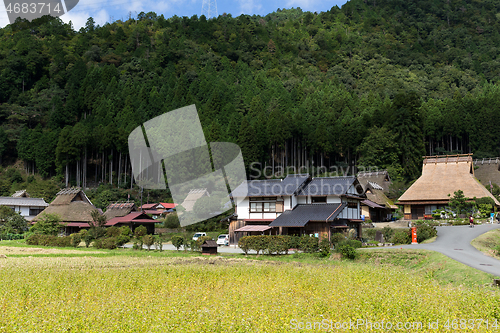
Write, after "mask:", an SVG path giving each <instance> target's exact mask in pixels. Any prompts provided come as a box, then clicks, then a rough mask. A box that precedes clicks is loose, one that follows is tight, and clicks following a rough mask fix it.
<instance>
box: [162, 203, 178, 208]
mask: <svg viewBox="0 0 500 333" xmlns="http://www.w3.org/2000/svg"><path fill="white" fill-rule="evenodd" d="M160 204H161V205H162V206H163V208H165V209H170V208H174V207H175V206H177V204H175V203H169V202H160Z"/></svg>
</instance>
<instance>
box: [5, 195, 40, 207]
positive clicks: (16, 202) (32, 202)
mask: <svg viewBox="0 0 500 333" xmlns="http://www.w3.org/2000/svg"><path fill="white" fill-rule="evenodd" d="M48 205H49V204H48V203H46V202H45V200H43V199H42V198H26V197H0V206H25V207H27V206H33V207H48Z"/></svg>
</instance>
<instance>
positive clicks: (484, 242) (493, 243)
mask: <svg viewBox="0 0 500 333" xmlns="http://www.w3.org/2000/svg"><path fill="white" fill-rule="evenodd" d="M470 244H471V245H472V246H474V247H475V248H476V249H478V250H479V251H481V252H483V253H484V254H486V255H488V256H490V257H493V258H496V259H500V256H499V255H498V254H497V251H496V250H495V248H496V247H497V246H499V245H500V229H494V230H490V231H488V232H486V233H484V234H482V235H479V237H476V238H474V239H473V240H472V242H470Z"/></svg>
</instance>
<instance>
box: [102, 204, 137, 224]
mask: <svg viewBox="0 0 500 333" xmlns="http://www.w3.org/2000/svg"><path fill="white" fill-rule="evenodd" d="M135 211H137V207H136V205H135V203H133V202H117V203H112V204H109V205H108V207H107V208H106V212H105V213H104V216H106V221H108V220H111V219H112V218H115V217H122V216H125V215H128V214H129V213H130V212H135Z"/></svg>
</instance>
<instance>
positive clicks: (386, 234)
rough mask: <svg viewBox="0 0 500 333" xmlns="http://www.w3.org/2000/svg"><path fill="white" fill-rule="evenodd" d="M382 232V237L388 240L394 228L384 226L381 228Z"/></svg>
mask: <svg viewBox="0 0 500 333" xmlns="http://www.w3.org/2000/svg"><path fill="white" fill-rule="evenodd" d="M382 234H383V235H384V239H385V240H386V241H388V240H389V239H391V238H392V236H393V235H394V229H392V228H391V227H384V228H383V229H382Z"/></svg>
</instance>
